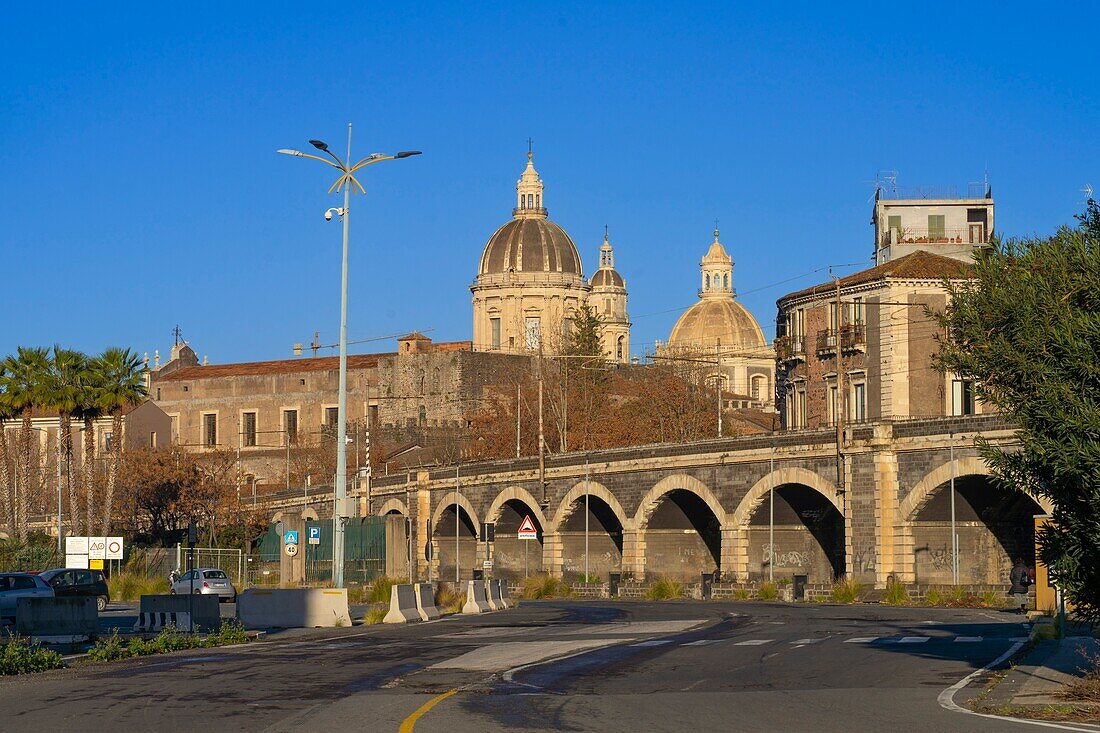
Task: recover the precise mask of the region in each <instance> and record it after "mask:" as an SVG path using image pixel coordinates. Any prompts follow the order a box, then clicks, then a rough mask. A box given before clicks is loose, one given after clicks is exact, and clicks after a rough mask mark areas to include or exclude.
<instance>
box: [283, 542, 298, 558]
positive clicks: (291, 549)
mask: <svg viewBox="0 0 1100 733" xmlns="http://www.w3.org/2000/svg"><path fill="white" fill-rule="evenodd" d="M297 554H298V544H297V543H295V544H293V545H287V546H286V556H287V557H294V556H295V555H297Z"/></svg>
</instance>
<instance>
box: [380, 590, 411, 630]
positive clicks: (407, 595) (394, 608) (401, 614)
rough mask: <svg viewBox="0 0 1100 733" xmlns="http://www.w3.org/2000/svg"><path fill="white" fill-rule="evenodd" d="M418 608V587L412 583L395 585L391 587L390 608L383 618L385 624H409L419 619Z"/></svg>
mask: <svg viewBox="0 0 1100 733" xmlns="http://www.w3.org/2000/svg"><path fill="white" fill-rule="evenodd" d="M419 620H420V612H419V611H417V608H416V588H415V586H412V585H394V586H393V587H392V588H391V589H390V610H389V613H387V614H386V617H385V618H383V619H382V623H384V624H407V623H408V622H409V621H419Z"/></svg>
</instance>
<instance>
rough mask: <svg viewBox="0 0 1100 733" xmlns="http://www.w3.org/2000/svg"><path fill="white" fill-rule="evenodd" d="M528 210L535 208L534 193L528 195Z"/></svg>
mask: <svg viewBox="0 0 1100 733" xmlns="http://www.w3.org/2000/svg"><path fill="white" fill-rule="evenodd" d="M527 208H528V209H533V208H535V194H533V193H529V194H527Z"/></svg>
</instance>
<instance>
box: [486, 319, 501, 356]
mask: <svg viewBox="0 0 1100 733" xmlns="http://www.w3.org/2000/svg"><path fill="white" fill-rule="evenodd" d="M489 332H490V333H491V334H492V339H493V348H494V349H499V348H500V319H499V318H490V319H489Z"/></svg>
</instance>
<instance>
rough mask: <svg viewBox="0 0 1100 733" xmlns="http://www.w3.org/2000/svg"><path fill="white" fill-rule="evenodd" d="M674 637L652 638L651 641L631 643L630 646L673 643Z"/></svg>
mask: <svg viewBox="0 0 1100 733" xmlns="http://www.w3.org/2000/svg"><path fill="white" fill-rule="evenodd" d="M671 643H672V639H650V640H649V641H640V642H638V643H637V644H631V645H630V646H661V645H662V644H671Z"/></svg>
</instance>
